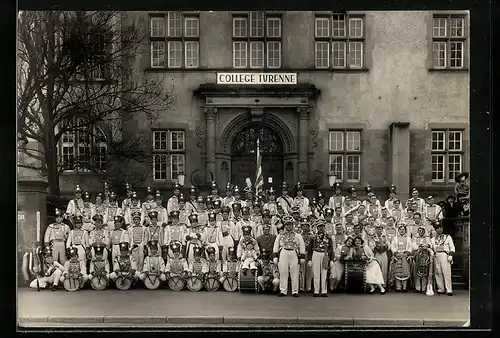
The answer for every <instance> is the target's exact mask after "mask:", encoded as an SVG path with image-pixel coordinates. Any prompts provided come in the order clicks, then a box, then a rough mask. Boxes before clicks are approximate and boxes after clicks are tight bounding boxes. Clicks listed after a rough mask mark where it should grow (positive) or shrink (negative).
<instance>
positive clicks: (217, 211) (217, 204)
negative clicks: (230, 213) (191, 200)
mask: <svg viewBox="0 0 500 338" xmlns="http://www.w3.org/2000/svg"><path fill="white" fill-rule="evenodd" d="M212 204H213V206H214V208H213V210H212V212H213V213H214V214H215V220H216V221H220V220H221V219H222V216H221V214H220V209H221V207H222V202H221V200H220V199H216V200H214V201H213V203H212Z"/></svg>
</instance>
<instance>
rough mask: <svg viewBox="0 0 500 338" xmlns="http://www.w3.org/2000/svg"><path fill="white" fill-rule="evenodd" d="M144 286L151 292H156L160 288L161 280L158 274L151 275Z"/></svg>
mask: <svg viewBox="0 0 500 338" xmlns="http://www.w3.org/2000/svg"><path fill="white" fill-rule="evenodd" d="M144 285H145V286H146V287H147V288H148V289H149V290H156V289H158V287H159V286H160V278H159V277H158V276H157V275H156V274H154V273H150V274H149V275H148V276H147V277H146V279H145V280H144Z"/></svg>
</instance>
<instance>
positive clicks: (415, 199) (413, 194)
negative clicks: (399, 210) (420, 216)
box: [406, 188, 425, 213]
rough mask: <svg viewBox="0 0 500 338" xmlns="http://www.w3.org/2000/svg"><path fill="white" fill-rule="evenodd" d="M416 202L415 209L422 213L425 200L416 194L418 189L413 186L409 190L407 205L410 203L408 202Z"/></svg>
mask: <svg viewBox="0 0 500 338" xmlns="http://www.w3.org/2000/svg"><path fill="white" fill-rule="evenodd" d="M414 202H416V203H417V206H418V209H417V210H416V211H418V212H420V213H423V212H424V208H425V201H424V199H423V198H420V197H419V196H418V190H417V188H413V189H412V190H411V198H410V199H409V200H408V201H407V202H406V204H407V206H408V205H409V204H410V203H414Z"/></svg>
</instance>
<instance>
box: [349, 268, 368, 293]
mask: <svg viewBox="0 0 500 338" xmlns="http://www.w3.org/2000/svg"><path fill="white" fill-rule="evenodd" d="M344 267H345V292H346V293H363V292H364V291H365V286H366V278H365V264H364V262H353V261H346V262H345V263H344Z"/></svg>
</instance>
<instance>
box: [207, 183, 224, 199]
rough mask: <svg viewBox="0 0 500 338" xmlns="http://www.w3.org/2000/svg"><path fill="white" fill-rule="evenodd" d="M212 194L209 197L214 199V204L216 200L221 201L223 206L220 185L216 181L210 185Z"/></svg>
mask: <svg viewBox="0 0 500 338" xmlns="http://www.w3.org/2000/svg"><path fill="white" fill-rule="evenodd" d="M210 192H211V194H210V195H209V197H210V198H211V199H212V203H213V202H214V201H216V200H220V202H221V204H222V198H221V197H220V196H219V185H218V184H217V183H216V182H214V181H212V183H211V184H210Z"/></svg>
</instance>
